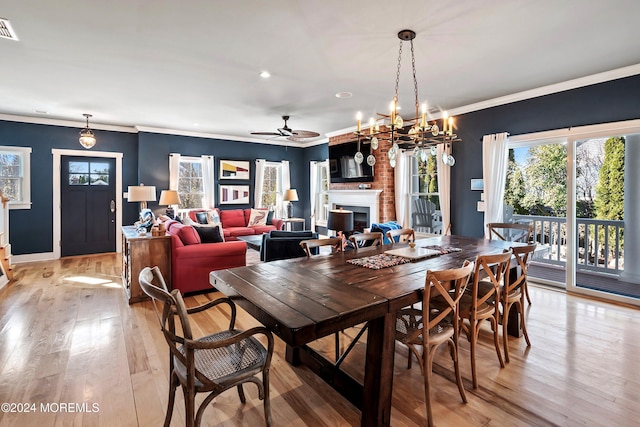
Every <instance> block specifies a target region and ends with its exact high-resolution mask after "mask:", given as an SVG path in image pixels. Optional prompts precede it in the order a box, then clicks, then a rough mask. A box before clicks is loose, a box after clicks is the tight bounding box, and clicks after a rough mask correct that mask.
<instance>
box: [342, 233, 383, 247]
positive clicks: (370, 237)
mask: <svg viewBox="0 0 640 427" xmlns="http://www.w3.org/2000/svg"><path fill="white" fill-rule="evenodd" d="M382 239H383V235H382V232H380V231H373V232H371V233H358V234H352V235H351V236H349V241H350V242H351V243H352V244H353V246H354V248H355V249H356V250H358V248H362V247H365V246H378V245H381V244H382Z"/></svg>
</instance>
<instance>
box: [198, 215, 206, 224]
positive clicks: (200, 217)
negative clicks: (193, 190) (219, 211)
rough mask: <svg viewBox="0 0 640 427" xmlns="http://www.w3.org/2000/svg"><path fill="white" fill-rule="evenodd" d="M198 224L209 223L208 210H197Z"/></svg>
mask: <svg viewBox="0 0 640 427" xmlns="http://www.w3.org/2000/svg"><path fill="white" fill-rule="evenodd" d="M196 219H197V220H198V224H207V212H196Z"/></svg>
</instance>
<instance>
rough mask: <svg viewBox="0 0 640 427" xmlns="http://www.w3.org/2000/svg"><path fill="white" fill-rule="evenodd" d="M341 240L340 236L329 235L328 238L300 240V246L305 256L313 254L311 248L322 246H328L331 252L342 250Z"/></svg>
mask: <svg viewBox="0 0 640 427" xmlns="http://www.w3.org/2000/svg"><path fill="white" fill-rule="evenodd" d="M342 243H343V240H342V238H341V237H329V238H328V239H308V240H303V241H301V242H300V246H301V247H302V249H303V250H304V251H305V252H306V254H307V257H310V256H311V255H313V254H312V253H311V252H312V249H315V248H320V247H322V246H330V247H331V253H334V252H340V251H341V250H342Z"/></svg>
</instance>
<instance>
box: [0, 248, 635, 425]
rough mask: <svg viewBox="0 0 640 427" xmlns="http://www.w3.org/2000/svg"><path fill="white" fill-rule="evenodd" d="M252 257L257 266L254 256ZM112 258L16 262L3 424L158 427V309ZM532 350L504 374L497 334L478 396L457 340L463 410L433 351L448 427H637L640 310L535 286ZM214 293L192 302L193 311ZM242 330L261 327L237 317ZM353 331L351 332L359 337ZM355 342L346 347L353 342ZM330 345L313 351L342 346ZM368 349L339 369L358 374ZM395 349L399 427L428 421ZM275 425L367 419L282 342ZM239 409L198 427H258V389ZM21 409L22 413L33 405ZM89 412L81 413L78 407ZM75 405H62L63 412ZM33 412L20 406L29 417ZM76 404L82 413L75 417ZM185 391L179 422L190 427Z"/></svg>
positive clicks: (214, 314) (201, 317) (231, 395)
mask: <svg viewBox="0 0 640 427" xmlns="http://www.w3.org/2000/svg"><path fill="white" fill-rule="evenodd" d="M256 254H257V252H255V253H254V254H250V258H251V260H250V262H257V261H256V257H255V256H254V255H256ZM119 262H120V261H119V258H118V257H117V256H116V255H115V254H109V255H98V256H87V257H75V258H68V259H63V260H59V261H52V262H39V263H29V264H21V265H17V266H16V267H15V271H14V274H15V280H14V282H12V283H10V284H9V285H7V286H6V287H5V288H4V289H3V290H1V291H0V378H1V381H0V403H10V404H14V405H13V407H10V409H13V410H15V411H18V410H21V411H22V412H7V411H5V407H4V406H3V411H2V412H0V426H3V427H4V426H38V427H40V426H48V425H103V426H116V425H117V426H156V425H161V424H162V420H163V417H164V413H165V409H166V402H167V389H168V372H167V369H168V349H167V344H166V343H165V341H164V339H163V337H162V335H161V332H160V330H159V326H158V323H157V319H156V316H155V313H154V311H153V309H152V306H151V304H150V303H149V302H143V303H138V304H135V305H132V306H129V305H128V304H127V303H126V299H125V295H124V292H123V290H122V288H121V281H120V264H119ZM530 291H531V297H532V300H533V305H531V306H530V308H527V315H528V318H527V328H528V330H529V336H530V338H531V342H532V347H531V348H530V349H527V348H526V346H525V343H524V339H515V338H511V340H510V343H509V345H510V347H509V348H510V356H511V363H509V364H507V367H506V368H504V369H500V365H499V364H498V361H497V358H496V355H495V349H493V347H492V344H491V342H490V339H489V336H490V335H489V330H488V329H485V330H483V332H482V333H481V343H480V344H481V345H480V346H479V347H480V348H479V353H478V356H477V363H478V372H479V382H480V387H479V388H478V389H477V390H473V389H472V388H471V382H470V378H471V374H470V365H469V344H468V343H467V342H466V340H462V341H461V368H462V376H463V379H464V384H465V388H466V392H467V398H468V401H469V402H468V403H467V404H463V403H462V402H461V401H460V395H459V393H458V390H457V387H456V385H455V380H454V375H453V372H452V371H453V368H452V364H451V360H450V358H449V355H448V352H447V350H446V346H442V349H441V351H440V352H439V353H438V354H437V355H436V364H435V366H434V374H433V384H434V385H433V388H432V390H433V394H432V405H433V411H434V420H435V422H436V424H437V425H440V426H449V425H455V426H465V425H468V426H477V425H487V426H505V425H517V426H526V425H536V426H545V425H560V426H578V425H581V426H582V425H584V426H586V425H589V426H592V425H602V426H613V425H615V426H627V425H628V426H631V425H637V420H638V417H639V416H640V405H639V404H638V396H640V371H638V369H637V367H638V366H640V334H639V333H638V331H639V330H640V311H638V310H637V309H634V308H630V307H624V306H619V305H612V304H609V303H605V302H599V301H595V300H589V299H585V298H582V297H575V296H570V295H566V294H565V293H563V292H560V291H557V290H551V289H546V288H543V287H538V286H531V289H530ZM218 295H219V294H217V293H211V294H206V295H198V296H193V297H188V298H187V299H186V301H187V303H188V304H189V305H196V304H199V303H202V302H204V301H206V300H207V299H214V298H216V297H217V296H218ZM224 316H225V315H224V313H222V312H221V311H218V309H214V310H209V311H208V312H206V313H201V314H198V315H196V316H195V317H194V319H193V321H194V322H195V326H196V327H195V331H194V332H195V333H196V334H202V333H206V332H209V331H212V330H216V329H218V328H219V327H221V325H222V324H223V323H224V322H225V321H226V318H225V317H224ZM238 324H239V327H241V328H249V327H251V326H253V325H256V324H257V323H256V321H255V320H254V319H253V318H251V317H250V316H249V315H247V314H246V313H244V312H243V311H242V310H241V309H239V316H238ZM355 332H356V331H355V330H347V331H345V334H347V335H351V336H353V335H354V334H355ZM346 341H347V340H346V339H342V340H341V342H342V343H344V345H345V346H346V344H347V343H346ZM332 343H333V337H329V338H328V339H327V341H326V342H321V343H317V346H318V348H322V349H323V350H326V352H327V354H328V355H330V354H332V352H333V347H332V345H331V344H332ZM363 349H364V344H358V345H357V346H356V347H355V350H354V352H353V353H352V354H350V355H349V356H348V358H347V359H346V361H345V362H344V365H343V366H344V367H345V369H347V370H349V371H350V372H351V373H352V375H354V376H355V377H358V378H360V377H361V376H362V369H363V367H362V361H363V360H364V356H363ZM406 357H407V349H406V348H405V347H403V346H401V345H400V344H397V345H396V366H395V376H394V387H393V390H394V394H393V411H392V414H391V424H392V425H393V426H414V425H424V424H425V413H424V411H425V409H424V398H423V393H424V392H423V385H422V378H421V376H420V370H419V368H418V366H416V364H415V363H414V364H413V368H412V369H411V370H407V369H406ZM270 390H271V399H272V410H273V420H274V425H276V426H352V425H359V416H360V414H359V411H358V410H356V409H355V408H354V407H353V406H352V405H351V404H349V403H348V402H347V401H345V400H344V399H343V398H342V397H341V396H339V395H338V394H337V393H335V392H334V391H333V389H331V388H330V387H329V386H328V385H326V384H325V383H324V382H322V381H321V380H320V379H319V378H317V377H316V376H315V375H313V374H311V373H310V372H309V371H308V370H307V369H305V368H298V367H292V366H290V365H288V364H287V363H286V362H285V361H284V345H283V343H282V341H280V340H278V339H276V351H275V354H274V358H273V364H272V368H271V387H270ZM246 391H247V399H248V401H247V403H246V404H245V405H242V404H241V403H240V401H239V399H238V395H237V393H236V392H235V391H229V392H226V393H224V394H223V395H222V396H220V397H218V398H217V399H216V400H215V401H214V403H213V404H212V405H211V406H212V407H210V408H208V409H207V411H206V412H205V416H204V422H203V425H210V426H256V425H262V424H263V411H262V405H261V403H260V401H259V400H258V399H257V393H256V390H255V387H250V386H247V387H246ZM25 404H26V406H24V405H25ZM83 404H84V406H83ZM65 405H66V406H65ZM25 408H26V409H28V410H30V411H31V412H28V413H26V412H24V411H25V410H26V409H25ZM72 410H73V411H72ZM183 415H184V410H183V401H182V396H181V393H180V392H178V395H177V398H176V407H175V411H174V416H173V422H172V425H175V426H179V425H183V424H184V417H183Z"/></svg>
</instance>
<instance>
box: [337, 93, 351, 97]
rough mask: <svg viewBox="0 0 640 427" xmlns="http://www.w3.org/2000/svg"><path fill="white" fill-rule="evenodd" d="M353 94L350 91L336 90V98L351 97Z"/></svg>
mask: <svg viewBox="0 0 640 427" xmlns="http://www.w3.org/2000/svg"><path fill="white" fill-rule="evenodd" d="M352 96H353V94H352V93H351V92H338V93H336V98H351V97H352Z"/></svg>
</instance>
